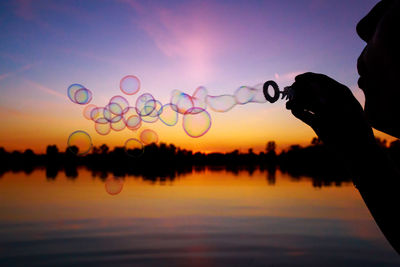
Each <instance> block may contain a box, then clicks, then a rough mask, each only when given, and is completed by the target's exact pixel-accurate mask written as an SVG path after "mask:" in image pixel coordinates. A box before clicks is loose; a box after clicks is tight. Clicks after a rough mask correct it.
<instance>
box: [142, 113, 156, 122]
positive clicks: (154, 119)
mask: <svg viewBox="0 0 400 267" xmlns="http://www.w3.org/2000/svg"><path fill="white" fill-rule="evenodd" d="M141 118H142V121H143V122H146V123H155V122H156V121H158V117H151V116H149V115H148V116H142V117H141Z"/></svg>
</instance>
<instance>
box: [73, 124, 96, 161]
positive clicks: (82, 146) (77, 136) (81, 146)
mask: <svg viewBox="0 0 400 267" xmlns="http://www.w3.org/2000/svg"><path fill="white" fill-rule="evenodd" d="M67 145H68V149H69V150H70V151H71V152H72V153H74V154H75V155H77V156H84V155H86V154H88V153H89V152H90V150H91V149H92V146H93V145H92V139H91V138H90V135H89V134H88V133H86V132H85V131H81V130H78V131H75V132H73V133H71V134H70V136H69V137H68V141H67Z"/></svg>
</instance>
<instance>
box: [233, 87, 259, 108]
mask: <svg viewBox="0 0 400 267" xmlns="http://www.w3.org/2000/svg"><path fill="white" fill-rule="evenodd" d="M255 93H256V92H255V90H254V89H253V88H250V87H248V86H241V87H239V88H238V89H236V91H235V100H236V103H237V104H240V105H244V104H246V103H249V102H250V101H251V100H252V99H253V97H254V95H255Z"/></svg>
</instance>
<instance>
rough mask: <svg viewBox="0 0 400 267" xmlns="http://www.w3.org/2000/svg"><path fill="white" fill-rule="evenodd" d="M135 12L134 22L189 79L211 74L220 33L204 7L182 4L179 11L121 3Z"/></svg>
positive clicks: (177, 9) (128, 0) (201, 5)
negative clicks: (182, 66) (178, 65)
mask: <svg viewBox="0 0 400 267" xmlns="http://www.w3.org/2000/svg"><path fill="white" fill-rule="evenodd" d="M122 2H124V3H127V4H128V5H129V6H130V7H131V8H133V10H134V11H135V16H134V17H133V19H132V20H133V22H134V23H135V24H136V25H137V26H138V27H140V28H141V29H142V30H143V31H144V32H146V34H147V35H148V36H149V37H150V38H151V39H152V40H153V41H154V43H155V45H156V46H157V48H158V49H159V50H160V51H161V52H162V53H163V54H164V55H165V56H166V57H167V58H170V59H173V60H175V61H176V62H180V63H182V64H183V65H184V68H183V69H185V70H186V71H187V73H186V74H189V75H190V76H192V75H194V73H195V74H196V78H201V77H203V78H204V77H205V76H208V75H211V74H212V72H213V58H214V57H215V56H216V54H217V49H218V42H219V39H222V36H221V33H217V32H216V28H217V26H215V25H214V26H212V25H210V23H209V22H208V21H207V19H206V18H207V17H208V18H210V17H209V16H210V14H209V13H208V11H207V8H206V6H205V5H203V4H199V5H198V6H196V7H194V6H193V4H185V5H182V6H179V8H168V7H163V6H160V5H157V6H154V5H150V4H146V5H144V4H141V3H139V2H136V1H132V0H123V1H122Z"/></svg>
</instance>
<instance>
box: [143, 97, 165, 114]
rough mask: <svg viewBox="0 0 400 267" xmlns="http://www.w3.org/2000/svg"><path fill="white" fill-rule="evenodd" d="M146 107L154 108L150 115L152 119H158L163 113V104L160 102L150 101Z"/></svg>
mask: <svg viewBox="0 0 400 267" xmlns="http://www.w3.org/2000/svg"><path fill="white" fill-rule="evenodd" d="M145 106H149V107H153V111H152V112H151V113H150V114H149V115H148V116H150V117H158V115H160V112H161V108H162V104H161V102H160V101H158V100H149V101H147V102H146V104H145Z"/></svg>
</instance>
